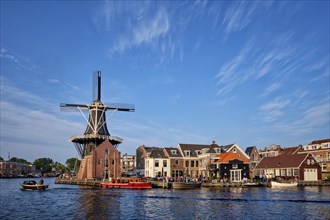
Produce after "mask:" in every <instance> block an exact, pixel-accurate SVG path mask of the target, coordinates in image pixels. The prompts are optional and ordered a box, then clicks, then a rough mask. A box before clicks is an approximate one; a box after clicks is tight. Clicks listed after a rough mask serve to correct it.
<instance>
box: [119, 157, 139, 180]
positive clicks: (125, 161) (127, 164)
mask: <svg viewBox="0 0 330 220" xmlns="http://www.w3.org/2000/svg"><path fill="white" fill-rule="evenodd" d="M135 162H136V157H135V155H127V154H125V155H123V157H122V158H121V159H120V164H121V167H120V168H121V176H133V175H136V171H135Z"/></svg>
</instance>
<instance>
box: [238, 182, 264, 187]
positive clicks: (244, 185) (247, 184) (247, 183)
mask: <svg viewBox="0 0 330 220" xmlns="http://www.w3.org/2000/svg"><path fill="white" fill-rule="evenodd" d="M242 186H243V187H259V186H262V184H261V183H259V182H245V183H242Z"/></svg>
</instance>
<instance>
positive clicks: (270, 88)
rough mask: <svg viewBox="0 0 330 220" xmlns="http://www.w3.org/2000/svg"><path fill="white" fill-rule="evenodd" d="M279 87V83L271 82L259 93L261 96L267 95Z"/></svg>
mask: <svg viewBox="0 0 330 220" xmlns="http://www.w3.org/2000/svg"><path fill="white" fill-rule="evenodd" d="M280 87H281V83H273V84H271V85H270V86H268V87H267V88H266V89H265V91H264V92H263V93H262V94H261V95H260V96H261V97H262V96H267V95H269V94H270V93H272V92H274V91H275V90H277V89H279V88H280Z"/></svg>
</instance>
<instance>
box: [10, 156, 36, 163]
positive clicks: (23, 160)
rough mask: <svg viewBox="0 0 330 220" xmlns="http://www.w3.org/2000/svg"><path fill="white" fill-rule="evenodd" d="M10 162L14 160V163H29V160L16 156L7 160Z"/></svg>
mask: <svg viewBox="0 0 330 220" xmlns="http://www.w3.org/2000/svg"><path fill="white" fill-rule="evenodd" d="M9 161H10V162H16V163H25V164H31V163H30V162H28V161H27V160H25V159H22V158H17V157H12V158H10V160H9Z"/></svg>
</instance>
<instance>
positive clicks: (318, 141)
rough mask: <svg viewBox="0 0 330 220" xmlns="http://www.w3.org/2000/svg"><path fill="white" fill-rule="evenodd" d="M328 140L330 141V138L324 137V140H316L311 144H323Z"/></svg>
mask: <svg viewBox="0 0 330 220" xmlns="http://www.w3.org/2000/svg"><path fill="white" fill-rule="evenodd" d="M326 142H330V138H328V139H322V140H315V141H312V142H311V143H310V144H322V143H326Z"/></svg>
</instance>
